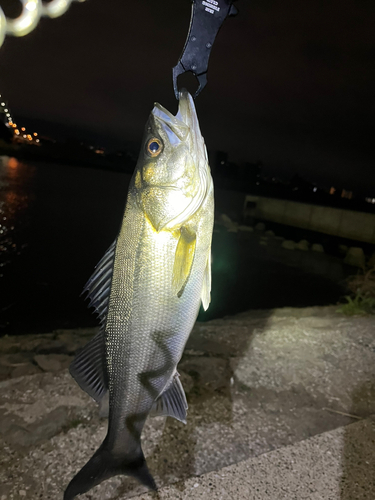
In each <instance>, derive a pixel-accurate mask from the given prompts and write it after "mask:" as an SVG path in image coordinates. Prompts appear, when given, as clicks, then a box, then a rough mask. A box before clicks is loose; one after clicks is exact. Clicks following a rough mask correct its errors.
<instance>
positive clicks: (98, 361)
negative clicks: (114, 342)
mask: <svg viewBox="0 0 375 500" xmlns="http://www.w3.org/2000/svg"><path fill="white" fill-rule="evenodd" d="M69 371H70V374H71V375H72V377H73V378H74V380H75V381H76V382H77V384H78V385H79V386H80V387H81V389H83V390H84V391H85V392H87V394H88V395H89V396H91V397H92V398H93V399H95V401H97V402H100V401H101V400H102V399H103V397H104V395H105V394H106V392H107V391H108V382H107V371H106V367H105V360H104V331H103V329H101V330H100V331H99V333H97V334H96V335H95V337H94V338H93V339H91V340H90V342H89V343H88V344H86V345H85V347H84V348H83V349H82V350H81V351H80V352H79V353H78V354H77V355H76V357H75V358H74V360H73V361H72V363H71V365H70V367H69Z"/></svg>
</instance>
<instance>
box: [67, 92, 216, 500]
mask: <svg viewBox="0 0 375 500" xmlns="http://www.w3.org/2000/svg"><path fill="white" fill-rule="evenodd" d="M213 224H214V187H213V181H212V176H211V171H210V167H209V163H208V156H207V149H206V146H205V142H204V139H203V137H202V135H201V131H200V127H199V122H198V118H197V113H196V109H195V105H194V101H193V99H192V97H191V95H190V94H189V93H188V92H187V91H186V90H183V91H181V92H180V94H179V102H178V112H177V114H176V115H173V114H172V113H170V112H169V111H168V110H167V109H165V108H164V107H163V106H161V105H160V104H158V103H155V105H154V108H153V109H152V111H151V114H150V116H149V118H148V121H147V123H146V127H145V132H144V136H143V140H142V145H141V150H140V153H139V158H138V161H137V164H136V167H135V170H134V173H133V176H132V179H131V181H130V184H129V190H128V194H127V201H126V207H125V212H124V216H123V220H122V224H121V227H120V231H119V233H118V236H117V238H116V239H115V241H114V242H113V244H112V245H111V246H110V247H109V249H108V250H107V252H106V253H105V255H104V257H103V258H102V259H101V261H100V262H99V263H98V265H97V266H96V268H95V272H94V273H93V275H92V276H91V278H90V279H89V281H88V283H87V284H86V286H85V288H84V292H85V293H86V294H87V296H88V297H89V299H90V304H89V305H90V306H92V307H93V308H94V309H95V311H96V313H97V314H98V317H99V319H100V330H99V332H98V333H97V334H96V336H95V337H94V338H93V339H92V340H91V341H90V342H89V343H88V344H87V345H86V346H85V347H84V348H83V350H82V351H81V352H79V353H78V354H77V355H76V357H75V359H74V361H73V362H72V364H71V366H70V373H71V375H72V376H73V378H74V379H75V380H76V382H77V383H78V385H79V386H80V387H81V388H82V389H83V390H84V391H86V392H87V393H88V394H89V395H90V396H91V397H92V398H93V399H95V400H96V401H97V402H98V403H99V404H102V405H103V406H105V401H108V430H107V434H106V437H105V439H104V441H103V443H102V444H101V446H100V447H99V449H98V450H97V451H96V452H95V454H94V455H93V456H92V458H91V459H90V460H89V461H88V462H87V464H86V465H85V466H84V467H83V468H82V469H81V470H80V471H79V472H78V473H77V474H76V475H75V476H74V477H73V479H72V480H71V481H70V483H69V485H68V486H67V488H66V490H65V494H64V500H72V499H73V498H75V496H76V495H79V494H82V493H85V492H87V491H89V490H90V489H91V488H93V487H94V486H96V485H98V484H100V483H101V482H102V481H105V480H106V479H109V478H110V477H113V476H116V475H120V474H123V475H128V476H133V477H135V478H136V479H137V480H138V481H139V482H140V483H141V484H143V485H145V486H147V487H148V488H150V489H154V490H155V489H156V488H157V487H156V483H155V480H154V478H153V476H152V474H151V472H150V471H149V469H148V466H147V463H146V459H145V457H144V454H143V451H142V447H141V434H142V430H143V427H144V424H145V421H146V419H147V417H148V416H149V415H163V416H170V417H174V418H175V419H177V420H179V421H180V422H183V423H186V418H187V409H188V405H187V400H186V396H185V393H184V390H183V387H182V384H181V381H180V378H179V374H178V371H177V365H178V363H179V361H180V359H181V356H182V354H183V351H184V348H185V345H186V342H187V340H188V337H189V335H190V332H191V330H192V328H193V326H194V323H195V321H196V318H197V315H198V312H199V308H200V305H201V304H202V306H203V308H204V309H205V310H206V309H207V308H208V306H209V303H210V300H211V243H212V232H213Z"/></svg>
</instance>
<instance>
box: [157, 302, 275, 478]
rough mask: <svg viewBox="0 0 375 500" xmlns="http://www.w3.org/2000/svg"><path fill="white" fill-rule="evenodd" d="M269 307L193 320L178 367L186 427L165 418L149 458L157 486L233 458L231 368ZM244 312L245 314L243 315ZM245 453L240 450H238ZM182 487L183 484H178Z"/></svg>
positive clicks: (261, 325)
mask: <svg viewBox="0 0 375 500" xmlns="http://www.w3.org/2000/svg"><path fill="white" fill-rule="evenodd" d="M270 314H272V311H257V312H255V311H253V312H252V313H251V317H252V320H249V317H248V316H249V315H248V314H246V313H244V314H243V315H239V316H236V317H233V318H226V319H225V320H224V321H223V320H213V321H210V322H207V323H197V324H196V326H195V327H194V329H193V332H192V334H191V336H190V339H189V341H188V343H187V346H186V350H185V352H184V355H183V357H182V359H181V362H180V363H179V365H178V371H179V373H180V375H181V381H182V384H183V386H184V389H185V392H186V395H187V400H188V404H189V410H188V418H187V425H183V424H181V423H180V422H178V421H176V420H174V419H172V418H170V417H168V418H167V420H166V422H165V426H164V429H163V432H162V435H161V437H160V439H159V440H158V443H157V445H156V447H155V448H154V450H153V452H152V453H151V455H150V456H149V457H148V458H147V461H148V464H149V467H150V470H151V471H152V473H153V474H154V475H155V478H156V480H157V483H158V486H163V485H165V484H169V483H177V485H178V482H179V481H181V480H183V479H186V478H187V477H191V476H196V475H200V474H203V473H206V472H208V471H212V470H217V469H218V468H221V467H223V466H225V465H229V464H231V463H234V462H236V460H237V452H238V450H237V449H236V446H237V447H241V446H242V443H237V444H233V439H232V436H233V435H234V430H233V429H232V427H233V399H232V388H233V384H234V378H233V369H234V368H235V366H236V364H237V362H238V359H240V358H241V356H242V355H243V353H244V352H248V351H249V349H251V344H252V339H253V336H254V332H255V330H258V329H259V330H262V329H263V328H264V327H265V326H266V324H267V322H268V319H269V316H270ZM241 316H243V318H241ZM241 453H243V450H241ZM181 486H182V487H183V484H182V483H181Z"/></svg>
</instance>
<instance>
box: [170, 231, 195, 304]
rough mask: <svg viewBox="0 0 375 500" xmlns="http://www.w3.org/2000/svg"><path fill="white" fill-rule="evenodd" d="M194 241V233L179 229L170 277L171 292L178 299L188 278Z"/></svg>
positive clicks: (193, 251) (193, 253) (192, 258)
mask: <svg viewBox="0 0 375 500" xmlns="http://www.w3.org/2000/svg"><path fill="white" fill-rule="evenodd" d="M196 241H197V240H196V234H195V233H194V232H192V231H189V230H188V229H186V228H185V227H182V228H181V230H180V237H179V239H178V243H177V248H176V253H175V258H174V264H173V277H172V290H173V292H174V293H175V294H176V295H177V296H178V297H181V295H182V293H183V291H184V288H185V286H186V283H187V281H188V279H189V276H190V272H191V268H192V265H193V260H194V255H195V245H196Z"/></svg>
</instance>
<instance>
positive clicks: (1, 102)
mask: <svg viewBox="0 0 375 500" xmlns="http://www.w3.org/2000/svg"><path fill="white" fill-rule="evenodd" d="M0 116H3V117H4V118H5V119H4V122H5V125H6V126H7V127H8V128H9V129H10V130H12V131H13V139H14V141H15V142H28V143H34V144H39V143H40V139H39V137H38V133H37V132H33V133H32V134H29V133H27V131H26V127H19V126H18V125H17V123H15V121H14V119H13V117H12V113H11V111H10V109H9V106H8V105H7V103H6V101H5V99H4V98H3V96H2V95H1V94H0Z"/></svg>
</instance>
